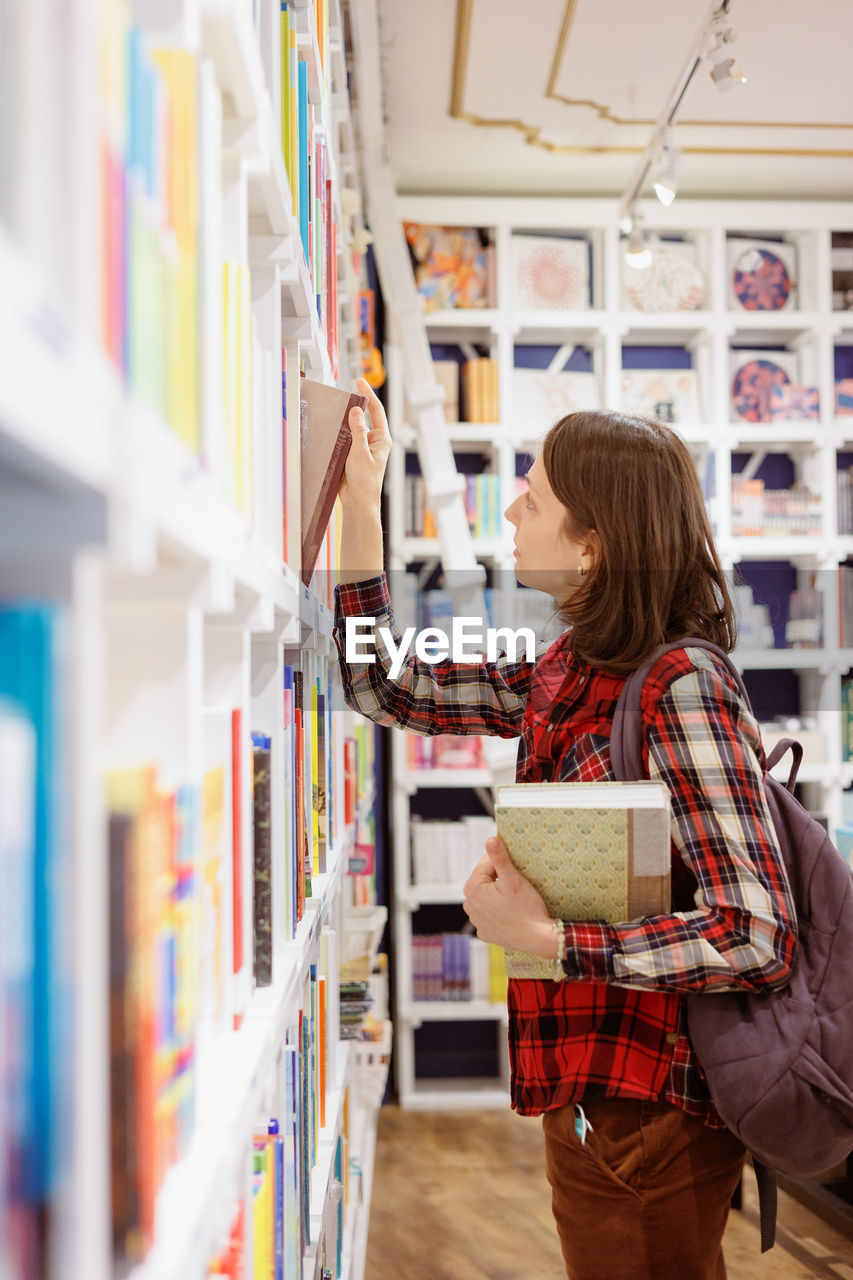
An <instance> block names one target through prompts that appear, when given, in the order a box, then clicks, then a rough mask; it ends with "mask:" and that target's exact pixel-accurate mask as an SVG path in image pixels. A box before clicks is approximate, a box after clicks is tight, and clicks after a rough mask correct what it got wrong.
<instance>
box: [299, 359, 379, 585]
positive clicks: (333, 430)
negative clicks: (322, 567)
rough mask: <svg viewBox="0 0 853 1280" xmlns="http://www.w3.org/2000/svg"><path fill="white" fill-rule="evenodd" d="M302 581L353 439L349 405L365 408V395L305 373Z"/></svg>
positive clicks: (312, 562) (301, 392) (301, 390)
mask: <svg viewBox="0 0 853 1280" xmlns="http://www.w3.org/2000/svg"><path fill="white" fill-rule="evenodd" d="M299 401H300V406H299V410H300V412H299V418H300V436H301V446H302V581H303V582H304V583H305V585H306V586H307V585H308V583H309V582H310V581H311V575H312V573H313V572H314V566H315V565H316V563H317V556H318V555H319V553H320V546H321V544H322V542H323V535H324V534H325V532H326V526H327V525H328V523H329V518H330V516H331V514H332V508H333V507H334V505H335V498H336V497H337V496H338V489H339V488H340V486H341V480H342V478H343V474H344V467H345V466H346V460H347V457H348V455H349V450H350V445H351V443H352V433H351V432H350V429H349V415H350V410H351V409H354V408H361V409H363V410H365V411H366V409H367V397H366V396H359V395H356V394H355V393H354V392H349V391H344V390H342V389H341V388H339V387H330V386H327V385H326V384H325V383H322V382H313V381H311V379H310V378H302V379H301V380H300V386H299Z"/></svg>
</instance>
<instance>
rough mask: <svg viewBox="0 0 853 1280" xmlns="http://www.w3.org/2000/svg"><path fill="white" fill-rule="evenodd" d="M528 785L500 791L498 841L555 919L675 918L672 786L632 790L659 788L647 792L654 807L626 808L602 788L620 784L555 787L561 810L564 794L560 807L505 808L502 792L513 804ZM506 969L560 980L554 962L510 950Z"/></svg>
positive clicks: (509, 972) (514, 973)
mask: <svg viewBox="0 0 853 1280" xmlns="http://www.w3.org/2000/svg"><path fill="white" fill-rule="evenodd" d="M524 785H525V784H523V783H522V784H516V785H515V786H514V787H502V788H499V789H498V803H497V805H496V807H495V819H496V821H497V828H498V835H499V836H500V837H501V839H502V840H503V842H504V844H505V845H506V847H507V851H508V853H509V856H510V858H511V859H512V862H513V864H514V865H515V866H516V867H517V868H518V870H519V871H520V872H521V874H522V875H523V876H524V877H525V878H526V879H527V880H529V881H530V882H531V884H533V885H534V886H535V887H536V888H537V889H538V891H539V892H540V893H541V895H542V897H543V898H544V899H545V902H546V903H547V906H548V910H549V911H550V913H551V915H552V916H553V917H554V918H555V919H559V920H603V921H607V922H608V923H610V924H615V923H619V922H622V921H626V920H637V919H641V918H643V917H645V916H650V915H660V914H663V913H665V912H667V911H669V909H670V856H671V855H670V809H669V795H668V792H667V791H666V788H665V787H663V786H661V785H660V784H658V783H646V784H632V787H634V788H635V787H637V786H645V787H649V786H650V787H653V788H654V789H655V791H656V792H657V795H656V796H655V797H651V793H647V795H648V797H649V798H650V799H652V800H653V805H654V807H652V806H650V805H649V804H648V803H647V804H636V803H635V804H629V803H628V797H626V802H625V803H624V804H622V803H618V802H617V797H616V793H614V792H612V791H611V794H610V796H607V795H605V794H603V793H602V790H601V789H602V787H604V788H606V789H608V790H610V789H611V788H617V787H620V786H622V785H623V784H620V783H601V784H589V785H587V784H583V783H565V784H556V783H555V784H551V785H550V786H549V788H548V790H551V788H553V789H554V791H555V793H556V791H557V790H559V792H560V797H559V799H560V803H558V802H557V801H558V798H557V796H556V794H555V796H554V798H553V799H554V803H550V802H548V803H536V802H535V800H531V803H529V804H527V803H525V804H509V803H506V804H505V803H501V800H502V793H504V798H508V797H507V796H506V793H507V792H511V791H514V790H515V791H517V790H518V788H519V787H522V788H523V787H524ZM575 788H577V789H578V790H575ZM542 790H543V788H537V792H540V793H541V791H542ZM581 791H582V792H585V793H586V794H584V795H582V794H581ZM635 794H636V792H635ZM515 798H518V797H515ZM537 799H538V796H537ZM505 964H506V971H507V975H508V976H509V977H511V978H545V979H548V978H553V977H554V964H553V962H551V961H547V960H543V959H541V958H540V957H538V956H533V955H529V954H528V953H526V952H524V951H517V950H512V949H507V950H506V952H505Z"/></svg>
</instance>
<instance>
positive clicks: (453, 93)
mask: <svg viewBox="0 0 853 1280" xmlns="http://www.w3.org/2000/svg"><path fill="white" fill-rule="evenodd" d="M577 5H578V0H567V4H566V9H565V12H564V14H563V21H562V24H561V27H560V35H559V38H558V41H557V47H556V50H555V54H554V60H553V62H552V64H551V71H550V74H549V78H548V85H547V88H546V97H551V98H554V99H556V100H557V101H560V102H563V103H565V104H566V105H567V106H582V107H589V108H591V109H592V110H594V111H596V112H597V113H598V115H599V116H601V117H602V118H603V119H606V120H609V121H610V122H611V123H613V124H619V125H649V126H651V125H654V124H656V123H657V121H655V120H640V119H637V120H629V119H625V118H621V117H618V116H615V115H613V114H612V113H611V112H610V109H609V107H607V106H605V105H604V104H603V103H597V102H594V101H593V100H591V99H585V98H566V97H564V96H563V95H562V94H557V93H555V92H554V91H553V85H554V82H555V80H556V77H557V74H558V70H559V64H560V62H561V60H562V58H563V55H564V54H565V50H566V45H567V44H568V40H569V34H570V32H571V28H572V24H573V22H574V17H575V10H576V9H577ZM473 16H474V0H456V28H455V33H454V46H453V77H452V80H451V89H450V109H449V114H450V116H451V117H452V118H453V119H454V120H463V121H465V123H466V124H472V125H474V126H475V127H476V128H480V129H515V130H517V131H518V132H519V133H521V134H522V135H523V137H524V141H525V142H526V143H527V144H528V146H532V147H539V148H541V150H543V151H549V152H552V153H554V154H557V155H595V154H601V155H605V154H607V155H614V154H620V155H625V154H636V155H639V154H640V153H642V152H643V151H644V150H645V147H632V146H610V145H606V144H596V145H594V146H591V145H590V146H569V145H564V144H561V143H556V142H548V141H547V140H546V139H544V138H543V137H542V126H541V125H532V124H526V123H525V122H524V121H523V120H521V119H519V118H518V117H506V118H489V117H487V116H481V115H478V114H477V113H476V112H474V111H469V110H467V108H466V107H465V106H464V101H465V82H466V79H467V75H468V59H469V56H470V50H471V23H472V20H473ZM679 123H681V124H687V125H716V126H717V127H718V128H727V127H728V126H729V125H732V126H735V127H743V128H783V129H795V128H796V129H800V128H805V129H851V128H853V125H840V124H806V125H803V124H794V123H790V124H781V123H779V122H778V121H777V122H774V123H773V124H767V123H764V122H760V121H747V120H737V121H730V120H729V121H726V122H725V123H724V124H721V122H720V121H718V120H682V121H679ZM681 150H682V152H683V153H684V154H685V155H740V156H791V157H794V156H812V157H815V158H823V159H827V158H832V159H840V158H850V157H853V150H845V149H836V148H832V147H820V148H814V147H691V146H683V147H681Z"/></svg>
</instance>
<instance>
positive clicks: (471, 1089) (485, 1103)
mask: <svg viewBox="0 0 853 1280" xmlns="http://www.w3.org/2000/svg"><path fill="white" fill-rule="evenodd" d="M400 1105H401V1107H403V1108H404V1109H405V1110H406V1111H468V1110H471V1111H502V1110H504V1109H506V1108H508V1107H509V1105H510V1099H509V1091H508V1089H506V1088H505V1087H504V1086H503V1085H501V1084H500V1082H499V1081H497V1080H495V1079H493V1078H491V1077H488V1076H487V1077H484V1078H476V1077H472V1078H471V1079H450V1080H421V1081H419V1082H418V1084H417V1087H416V1088H415V1089H414V1090H412V1091H411V1092H408V1093H406V1094H405V1095H403V1096H402V1097H401V1098H400Z"/></svg>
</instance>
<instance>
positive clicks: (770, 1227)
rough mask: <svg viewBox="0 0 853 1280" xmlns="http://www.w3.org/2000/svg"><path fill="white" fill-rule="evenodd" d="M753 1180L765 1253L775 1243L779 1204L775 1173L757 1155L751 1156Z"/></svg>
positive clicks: (762, 1247) (762, 1248)
mask: <svg viewBox="0 0 853 1280" xmlns="http://www.w3.org/2000/svg"><path fill="white" fill-rule="evenodd" d="M752 1167H753V1170H754V1171H755V1181H756V1184H757V1186H758V1214H759V1221H760V1226H761V1252H762V1253H766V1252H767V1250H768V1249H772V1248H773V1246H774V1244H775V1243H776V1210H777V1207H778V1204H779V1189H778V1187H777V1185H776V1174H775V1173H774V1172H773V1170H772V1169H768V1167H767V1165H766V1164H762V1163H761V1161H760V1160H759V1159H758V1156H753V1157H752Z"/></svg>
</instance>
